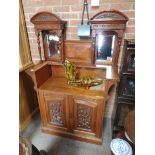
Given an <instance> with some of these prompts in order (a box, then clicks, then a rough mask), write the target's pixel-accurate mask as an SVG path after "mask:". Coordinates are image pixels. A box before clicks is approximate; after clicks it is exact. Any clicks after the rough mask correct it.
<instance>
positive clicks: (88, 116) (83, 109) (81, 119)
mask: <svg viewBox="0 0 155 155" xmlns="http://www.w3.org/2000/svg"><path fill="white" fill-rule="evenodd" d="M77 117H78V118H77V120H78V123H77V127H80V128H84V129H91V126H92V121H91V120H92V108H91V107H88V106H86V105H83V104H78V106H77Z"/></svg>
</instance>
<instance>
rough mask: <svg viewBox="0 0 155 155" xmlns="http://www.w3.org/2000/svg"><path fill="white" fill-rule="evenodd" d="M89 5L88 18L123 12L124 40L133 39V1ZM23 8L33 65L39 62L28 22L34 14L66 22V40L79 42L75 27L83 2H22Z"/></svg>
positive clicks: (34, 40) (49, 0) (48, 0)
mask: <svg viewBox="0 0 155 155" xmlns="http://www.w3.org/2000/svg"><path fill="white" fill-rule="evenodd" d="M90 4H91V0H88V5H89V9H88V10H89V17H90V18H91V17H92V16H93V15H95V14H96V13H98V12H101V11H105V10H110V9H115V10H119V11H121V12H123V13H124V14H125V15H126V16H128V18H129V21H128V22H127V28H126V31H125V34H124V38H125V39H134V38H135V29H134V28H135V0H100V6H99V7H91V6H90ZM23 7H24V12H25V20H26V25H27V31H28V36H29V43H30V48H31V54H32V59H33V61H34V62H35V63H36V62H37V61H38V60H39V53H38V48H37V40H36V36H35V32H34V26H33V24H32V23H31V22H30V18H31V17H32V16H33V15H34V14H36V13H38V12H40V11H49V12H52V13H55V14H56V15H58V16H59V17H60V18H61V19H62V20H66V21H67V22H68V24H67V31H66V39H67V40H79V38H78V36H77V26H78V25H79V24H80V20H81V16H82V9H83V0H23ZM121 57H122V52H121V54H120V58H119V64H121Z"/></svg>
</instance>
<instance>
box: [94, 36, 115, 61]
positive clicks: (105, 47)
mask: <svg viewBox="0 0 155 155" xmlns="http://www.w3.org/2000/svg"><path fill="white" fill-rule="evenodd" d="M115 37H116V36H115V35H114V34H97V36H96V45H97V46H96V48H97V49H96V61H98V62H100V61H101V62H112V57H113V53H114V45H115Z"/></svg>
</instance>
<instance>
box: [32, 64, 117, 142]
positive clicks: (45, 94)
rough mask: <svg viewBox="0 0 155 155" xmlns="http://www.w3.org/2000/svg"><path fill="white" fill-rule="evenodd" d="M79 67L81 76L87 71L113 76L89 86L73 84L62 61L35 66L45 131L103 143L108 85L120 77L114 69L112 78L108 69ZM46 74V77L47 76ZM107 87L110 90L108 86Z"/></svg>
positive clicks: (36, 84)
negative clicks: (65, 73) (88, 87)
mask: <svg viewBox="0 0 155 155" xmlns="http://www.w3.org/2000/svg"><path fill="white" fill-rule="evenodd" d="M91 69H92V71H91V70H90V66H85V69H84V70H83V66H82V67H80V66H78V72H79V76H81V75H83V74H84V73H87V72H88V71H89V73H91V75H93V76H95V75H96V74H98V76H99V77H102V78H103V79H104V78H106V76H108V78H110V79H111V82H110V83H109V81H110V79H109V80H107V81H105V82H104V83H103V84H101V85H98V86H94V87H91V88H90V89H85V88H82V87H74V86H70V85H68V83H67V79H66V78H65V77H64V75H63V74H62V75H60V74H55V73H54V72H55V71H56V70H57V72H58V73H59V72H60V71H61V72H64V68H63V66H62V65H61V64H55V65H54V64H52V65H51V64H50V63H48V62H44V63H42V64H39V65H38V66H35V67H34V68H33V74H34V79H35V86H36V89H37V92H38V98H39V107H40V114H41V119H42V122H43V127H42V131H44V132H46V133H50V134H55V135H59V136H63V137H69V138H74V139H77V140H81V141H85V142H90V143H96V144H101V143H102V132H103V128H102V127H103V118H104V110H105V104H106V100H107V98H108V90H109V89H108V88H110V87H111V85H113V84H114V83H116V81H117V80H118V76H117V74H116V72H115V71H114V70H113V71H112V70H111V69H110V70H111V71H112V73H111V77H109V74H108V75H106V74H105V73H106V71H107V70H106V69H105V68H104V67H103V68H96V67H94V68H92V66H91ZM43 75H44V76H43ZM106 88H107V89H106Z"/></svg>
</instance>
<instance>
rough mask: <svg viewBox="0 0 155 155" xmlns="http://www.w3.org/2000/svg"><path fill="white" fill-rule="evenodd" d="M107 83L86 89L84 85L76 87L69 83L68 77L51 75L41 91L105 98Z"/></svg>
mask: <svg viewBox="0 0 155 155" xmlns="http://www.w3.org/2000/svg"><path fill="white" fill-rule="evenodd" d="M104 90H105V83H103V84H101V85H98V86H94V87H90V89H85V88H82V87H74V86H70V85H68V84H67V80H66V78H63V77H50V78H49V79H48V80H47V81H46V82H45V83H44V84H43V85H42V86H41V87H40V88H39V91H44V92H47V93H57V94H65V95H68V94H69V95H75V96H76V95H78V96H85V97H87V96H88V97H89V98H96V99H103V98H104Z"/></svg>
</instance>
